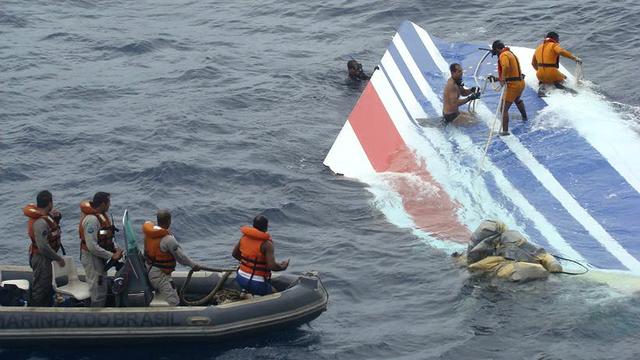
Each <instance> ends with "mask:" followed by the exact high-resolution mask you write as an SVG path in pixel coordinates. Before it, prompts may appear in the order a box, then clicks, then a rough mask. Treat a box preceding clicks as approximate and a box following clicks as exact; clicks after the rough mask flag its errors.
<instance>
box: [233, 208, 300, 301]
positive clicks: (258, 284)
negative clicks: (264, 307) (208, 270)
mask: <svg viewBox="0 0 640 360" xmlns="http://www.w3.org/2000/svg"><path fill="white" fill-rule="evenodd" d="M268 227H269V220H268V219H267V218H266V217H264V216H262V215H258V216H256V217H255V218H254V219H253V227H251V226H243V227H241V228H240V231H241V232H242V237H241V238H240V241H238V243H237V244H236V246H235V247H234V248H233V253H232V255H233V257H234V258H236V259H237V260H238V261H240V268H239V269H238V271H237V273H236V281H237V282H238V284H239V285H240V287H242V289H244V290H245V291H247V292H248V293H251V294H254V295H267V294H270V293H272V292H274V291H275V290H274V289H273V288H272V287H271V272H272V271H283V270H286V269H287V267H288V266H289V259H287V260H285V261H282V262H276V258H275V254H274V248H273V240H272V239H271V235H270V234H269V233H268V232H267V229H268Z"/></svg>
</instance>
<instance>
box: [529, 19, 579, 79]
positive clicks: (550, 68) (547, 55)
mask: <svg viewBox="0 0 640 360" xmlns="http://www.w3.org/2000/svg"><path fill="white" fill-rule="evenodd" d="M560 56H564V57H566V58H569V59H571V60H574V61H575V62H576V63H578V64H581V63H582V59H580V58H579V57H576V56H574V55H573V54H572V53H570V52H568V51H567V50H565V49H563V48H562V47H560V36H559V35H558V33H556V32H555V31H551V32H549V33H547V36H546V37H545V39H544V41H543V42H542V44H540V45H539V46H538V47H537V48H536V51H535V52H534V54H533V58H532V59H531V66H533V68H534V69H536V77H537V78H538V81H539V82H540V84H553V85H554V86H555V87H557V88H559V89H565V87H564V85H563V82H564V80H565V79H566V78H567V77H566V76H565V75H564V74H562V73H561V72H560V70H559V67H560ZM574 91H575V90H574Z"/></svg>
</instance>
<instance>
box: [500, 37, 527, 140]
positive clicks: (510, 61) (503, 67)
mask: <svg viewBox="0 0 640 360" xmlns="http://www.w3.org/2000/svg"><path fill="white" fill-rule="evenodd" d="M491 49H492V50H491V53H492V54H494V55H498V80H499V81H500V84H502V86H506V88H505V89H504V95H503V99H502V101H503V102H502V104H503V105H502V109H501V112H502V131H501V132H500V135H502V136H506V135H510V133H509V108H510V107H511V104H513V103H515V104H516V106H517V107H518V110H519V111H520V114H521V115H522V120H523V121H526V120H527V112H526V110H525V108H524V101H522V99H520V95H522V92H523V91H524V87H525V83H524V76H523V75H522V71H521V70H520V62H519V61H518V58H517V57H516V55H515V54H514V53H512V52H511V50H510V49H509V48H508V47H505V46H504V44H503V43H502V41H500V40H496V41H494V42H493V44H492V45H491Z"/></svg>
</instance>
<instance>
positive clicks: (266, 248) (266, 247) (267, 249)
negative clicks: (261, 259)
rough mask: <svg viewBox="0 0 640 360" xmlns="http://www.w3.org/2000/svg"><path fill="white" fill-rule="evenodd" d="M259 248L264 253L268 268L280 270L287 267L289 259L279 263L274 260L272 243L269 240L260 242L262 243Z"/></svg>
mask: <svg viewBox="0 0 640 360" xmlns="http://www.w3.org/2000/svg"><path fill="white" fill-rule="evenodd" d="M260 250H262V252H263V253H264V256H265V258H266V260H267V267H268V268H269V270H271V271H282V270H286V269H287V267H289V259H287V260H285V261H282V262H279V263H278V262H276V256H275V251H274V250H273V244H271V242H270V241H265V242H264V243H262V245H261V246H260Z"/></svg>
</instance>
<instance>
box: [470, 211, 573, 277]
mask: <svg viewBox="0 0 640 360" xmlns="http://www.w3.org/2000/svg"><path fill="white" fill-rule="evenodd" d="M467 266H468V268H469V270H472V271H484V272H489V273H492V274H494V275H497V276H498V277H500V278H503V279H508V280H511V281H527V280H535V279H544V278H546V277H547V276H548V275H549V273H557V272H561V271H562V266H561V265H560V263H558V261H557V260H556V259H555V258H554V257H553V255H551V254H549V253H548V252H546V251H545V249H543V248H540V247H537V246H535V245H533V244H532V243H530V242H528V241H527V239H526V238H525V237H524V236H523V235H522V234H521V233H519V232H518V231H515V230H507V227H506V225H505V224H504V223H502V222H500V221H494V220H485V221H483V222H482V223H481V224H480V226H478V228H477V229H476V230H475V231H474V233H473V234H472V236H471V244H470V245H469V248H468V249H467Z"/></svg>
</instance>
